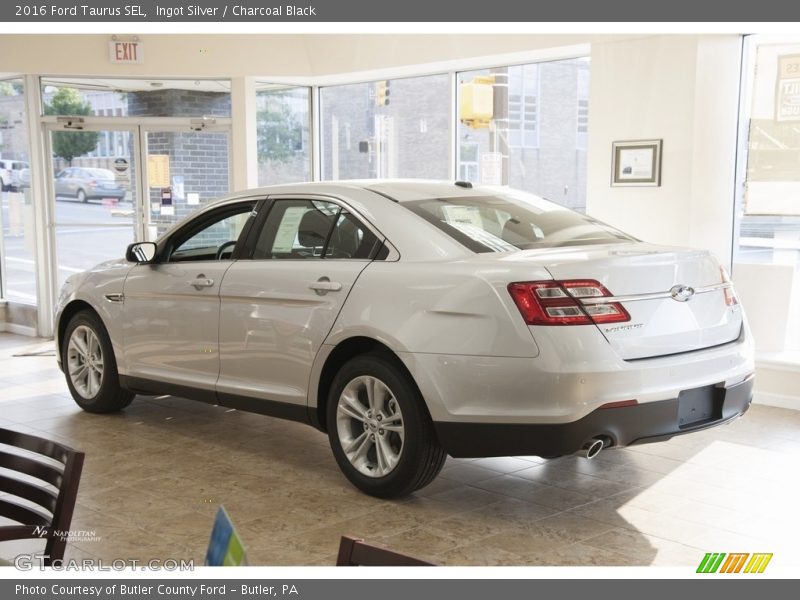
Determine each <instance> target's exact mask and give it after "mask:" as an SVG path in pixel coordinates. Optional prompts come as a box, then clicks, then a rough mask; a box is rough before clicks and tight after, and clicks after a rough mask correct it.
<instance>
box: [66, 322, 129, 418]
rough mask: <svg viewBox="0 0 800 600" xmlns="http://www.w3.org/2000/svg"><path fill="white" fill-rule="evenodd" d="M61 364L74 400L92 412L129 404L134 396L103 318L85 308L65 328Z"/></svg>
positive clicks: (115, 409)
mask: <svg viewBox="0 0 800 600" xmlns="http://www.w3.org/2000/svg"><path fill="white" fill-rule="evenodd" d="M61 364H62V366H63V369H64V375H65V376H66V379H67V386H68V387H69V391H70V394H72V398H73V399H74V400H75V402H76V403H77V404H78V406H80V407H81V408H82V409H83V410H85V411H87V412H91V413H110V412H115V411H118V410H122V409H123V408H125V407H126V406H128V405H129V404H130V403H131V402H132V401H133V398H134V396H135V394H133V393H132V392H130V391H128V390H126V389H124V388H122V386H120V382H119V372H118V371H117V361H116V360H115V358H114V350H113V348H112V346H111V340H110V339H109V337H108V333H107V332H106V328H105V327H104V326H103V323H102V321H101V320H100V317H98V316H97V314H96V313H95V312H93V311H91V310H82V311H80V312H79V313H77V314H76V315H75V316H73V317H72V319H70V321H69V323H68V324H67V328H66V330H65V331H64V337H63V342H62V347H61Z"/></svg>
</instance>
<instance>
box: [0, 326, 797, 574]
mask: <svg viewBox="0 0 800 600" xmlns="http://www.w3.org/2000/svg"><path fill="white" fill-rule="evenodd" d="M43 344H44V342H43V341H41V340H32V339H30V338H25V337H20V336H15V335H11V334H4V333H0V427H5V428H11V429H17V430H20V431H26V432H31V433H35V434H37V435H42V436H44V437H48V438H52V439H56V440H59V441H62V442H64V443H67V444H69V445H71V446H73V447H75V448H77V449H81V450H84V451H85V452H86V466H85V469H84V474H83V478H82V480H81V487H80V492H79V496H78V506H77V509H76V514H75V519H74V522H73V527H72V529H73V530H88V531H93V532H94V534H95V535H94V538H93V539H83V540H79V541H76V542H74V543H71V544H70V545H69V546H68V557H74V558H78V559H82V558H103V559H105V560H112V559H117V558H137V559H140V560H145V559H147V560H149V559H154V558H155V559H167V558H177V559H180V558H193V559H195V561H196V562H198V563H202V560H203V557H204V553H205V548H206V544H207V543H208V536H209V533H210V529H211V524H212V521H213V518H214V514H215V511H216V510H217V507H218V506H219V505H220V504H224V505H225V507H226V508H227V509H228V512H229V513H230V514H231V516H232V518H233V521H234V523H235V524H236V526H237V528H238V530H239V533H240V535H241V537H242V538H243V539H244V542H245V544H246V545H247V548H248V553H249V558H250V562H251V564H258V565H326V564H327V565H330V564H333V563H334V562H335V558H336V551H337V547H338V543H339V537H340V536H341V535H342V534H351V535H357V536H361V537H364V538H366V539H367V540H369V541H372V542H374V543H376V544H380V545H385V546H387V547H390V548H392V549H394V550H397V551H400V552H405V553H408V554H412V555H415V556H418V557H420V558H424V559H427V560H430V561H432V562H435V563H438V564H448V565H633V566H639V565H658V566H685V567H688V568H692V567H694V566H696V565H697V564H698V563H699V561H700V559H701V558H702V557H703V555H704V554H705V552H734V551H738V552H774V553H775V558H774V559H773V564H787V565H793V566H797V565H798V564H800V555H799V554H798V552H797V550H795V549H794V544H795V540H796V539H797V537H798V534H800V521H799V520H798V519H797V518H796V499H797V497H798V492H800V483H798V478H797V475H796V473H797V460H798V456H800V411H791V410H785V409H779V408H773V407H769V406H762V405H756V406H754V407H753V408H752V409H751V410H750V412H749V413H748V414H747V415H746V416H745V418H743V419H741V420H739V421H737V422H736V423H734V424H732V425H730V426H726V427H720V428H715V429H711V430H708V431H705V432H702V433H698V434H694V435H691V436H685V437H681V438H676V439H673V440H671V441H669V442H661V443H658V444H649V445H643V446H637V447H633V448H628V449H624V450H610V451H605V452H602V453H601V454H600V456H599V457H597V459H595V460H592V461H586V460H584V459H580V458H578V457H574V456H569V457H563V458H560V459H556V460H550V461H545V460H542V459H540V458H537V457H515V458H488V459H470V460H454V459H449V460H448V462H447V464H446V465H445V468H444V469H443V471H442V473H441V475H440V476H439V478H438V479H437V480H436V481H434V482H433V483H432V484H431V485H430V486H429V487H427V488H425V489H424V490H421V491H420V492H418V493H417V494H415V495H414V496H412V497H410V498H407V499H404V500H399V501H382V500H377V499H375V498H370V497H368V496H365V495H363V494H361V493H360V492H358V491H357V490H355V489H354V488H353V487H352V486H351V485H350V484H349V483H348V482H347V481H346V480H345V478H344V477H343V476H342V475H341V474H340V473H339V471H338V468H337V467H336V464H335V462H334V460H333V458H332V456H331V453H330V450H329V448H328V443H327V438H326V437H325V436H324V435H323V434H321V433H319V432H317V431H315V430H313V429H311V428H309V427H305V426H303V425H299V424H296V423H290V422H284V421H278V420H275V419H270V418H267V417H261V416H258V415H251V414H247V413H242V412H238V411H235V410H229V409H225V408H220V407H215V406H210V405H205V404H199V403H194V402H190V401H187V400H183V399H180V398H173V397H159V398H146V397H139V398H137V399H136V401H135V402H134V403H133V404H132V405H131V406H130V407H129V408H128V409H127V410H126V411H125V412H124V413H120V414H114V415H91V414H88V413H84V412H82V411H81V410H79V409H78V407H77V406H76V405H75V404H74V403H73V401H72V399H71V398H70V396H69V393H68V391H67V386H66V384H65V382H64V378H63V375H62V374H61V372H60V371H59V370H58V368H57V367H56V364H55V358H54V357H53V356H17V357H15V356H14V355H15V354H20V353H25V352H26V351H30V350H33V351H40V350H41V349H42V348H43V347H45V346H43ZM26 544H27V542H24V543H13V544H10V543H4V544H0V558H6V559H8V558H11V557H13V556H14V555H15V554H17V553H18V552H20V551H22V550H23V549H26V548H31V547H30V546H28V545H26ZM34 548H35V547H34Z"/></svg>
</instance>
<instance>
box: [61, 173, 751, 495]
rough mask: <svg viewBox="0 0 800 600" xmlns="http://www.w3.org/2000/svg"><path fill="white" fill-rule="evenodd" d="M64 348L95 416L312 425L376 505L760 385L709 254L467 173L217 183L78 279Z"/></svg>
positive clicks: (662, 430) (623, 440)
mask: <svg viewBox="0 0 800 600" xmlns="http://www.w3.org/2000/svg"><path fill="white" fill-rule="evenodd" d="M58 344H59V348H60V353H59V360H60V363H61V367H62V369H63V370H64V371H65V373H66V377H67V382H68V384H69V388H70V390H71V392H72V395H73V396H74V398H75V400H76V401H77V403H78V404H79V405H80V406H81V407H83V408H84V409H86V410H88V411H91V412H107V411H114V410H119V409H122V408H124V407H125V406H126V405H128V404H129V403H130V402H131V400H132V399H133V397H134V395H135V394H174V395H179V396H184V397H187V398H194V399H197V400H201V401H205V402H212V403H215V404H220V405H223V406H230V407H235V408H237V409H241V410H247V411H254V412H257V413H263V414H268V415H274V416H278V417H283V418H287V419H294V420H298V421H303V422H307V423H310V424H311V425H313V426H315V427H318V428H320V429H322V430H323V431H326V432H327V433H328V435H329V437H330V443H331V447H332V449H333V453H334V455H335V456H336V460H337V461H338V463H339V465H340V467H341V469H342V471H343V472H344V474H345V475H346V476H347V477H348V479H350V481H351V482H352V483H353V484H355V485H356V486H357V487H359V488H360V489H362V490H363V491H365V492H367V493H369V494H373V495H376V496H382V497H392V496H400V495H403V494H408V493H410V492H412V491H413V490H415V489H419V488H421V487H423V486H424V485H426V484H428V483H429V482H430V481H431V480H432V479H433V478H434V477H435V476H436V475H437V473H438V472H439V470H440V469H441V467H442V465H443V463H444V461H445V457H446V456H447V454H450V455H452V456H455V457H475V456H504V455H539V456H544V457H553V456H559V455H563V454H566V453H572V452H576V451H581V450H582V451H583V453H584V454H586V455H588V456H592V455H594V454H596V453H597V452H599V451H600V450H602V448H604V447H614V446H625V445H628V444H633V443H637V442H646V441H651V440H656V439H664V438H668V437H671V436H674V435H676V434H682V433H689V432H692V431H697V430H700V429H704V428H707V427H709V426H713V425H717V424H720V423H725V422H727V421H730V420H732V419H734V418H736V417H738V416H740V415H741V414H742V413H743V412H744V411H745V410H747V408H748V406H749V404H750V401H751V397H752V386H753V380H752V373H753V356H752V342H751V339H750V333H749V330H748V327H747V324H746V321H745V318H744V314H743V312H742V308H741V306H740V305H739V302H738V300H737V297H736V294H735V292H734V289H733V287H732V285H731V283H730V281H729V280H728V276H727V274H726V272H725V270H724V269H723V268H722V267H721V266H720V264H719V263H718V262H717V260H716V259H715V258H714V257H713V256H711V255H710V254H709V253H708V252H706V251H702V250H688V249H683V248H673V247H665V246H656V245H653V244H648V243H644V242H640V241H638V240H636V239H634V238H632V237H630V236H628V235H626V234H624V233H622V232H620V231H618V230H616V229H614V228H612V227H609V226H608V225H605V224H603V223H600V222H597V221H595V220H593V219H591V218H589V217H586V216H584V215H580V214H577V213H575V212H572V211H570V210H567V209H565V208H562V207H560V206H558V205H555V204H552V203H550V202H547V201H545V200H542V199H541V198H538V197H536V196H532V195H529V194H524V193H521V192H516V191H512V190H509V189H505V188H472V186H470V185H469V184H462V183H458V184H452V183H439V182H419V181H417V182H411V181H405V182H403V181H398V182H395V181H363V182H340V183H309V184H299V185H287V186H278V187H271V188H263V189H260V190H254V191H251V192H247V193H243V194H239V195H236V196H234V197H230V198H226V199H224V200H221V201H220V202H217V203H215V204H213V205H211V206H208V207H206V208H204V209H203V210H201V211H199V212H197V213H196V214H194V215H192V216H191V217H190V218H188V219H186V220H184V221H183V222H181V223H179V224H178V225H177V226H176V227H174V228H173V229H172V230H171V231H169V232H168V233H167V234H165V235H164V236H162V237H161V238H160V239H159V240H158V242H157V243H148V242H143V243H139V244H133V245H132V246H131V247H130V248H129V250H128V256H127V259H126V260H119V261H115V262H110V263H105V264H103V265H100V266H98V267H97V268H95V269H92V270H91V271H88V272H85V273H82V274H79V275H76V276H73V277H71V278H70V279H69V280H68V281H67V283H66V284H65V286H64V289H63V290H62V293H61V298H60V302H59V310H58Z"/></svg>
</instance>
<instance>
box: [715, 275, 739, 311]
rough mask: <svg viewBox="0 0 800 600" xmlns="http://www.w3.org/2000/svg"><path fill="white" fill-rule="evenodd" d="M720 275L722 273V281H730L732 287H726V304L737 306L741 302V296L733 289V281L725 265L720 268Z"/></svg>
mask: <svg viewBox="0 0 800 600" xmlns="http://www.w3.org/2000/svg"><path fill="white" fill-rule="evenodd" d="M719 272H720V275H722V283H730V284H731V286H730V287H726V288H725V305H726V306H736V305H737V304H739V298H738V297H737V296H736V291H735V290H734V289H733V282H732V281H731V278H730V277H729V276H728V271H726V270H725V267H720V268H719Z"/></svg>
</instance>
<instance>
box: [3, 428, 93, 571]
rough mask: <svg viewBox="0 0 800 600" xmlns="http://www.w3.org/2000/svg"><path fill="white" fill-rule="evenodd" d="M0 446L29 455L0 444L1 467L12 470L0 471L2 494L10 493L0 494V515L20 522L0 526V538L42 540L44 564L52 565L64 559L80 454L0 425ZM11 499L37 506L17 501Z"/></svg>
mask: <svg viewBox="0 0 800 600" xmlns="http://www.w3.org/2000/svg"><path fill="white" fill-rule="evenodd" d="M0 444H5V445H6V446H12V447H13V448H16V449H20V450H27V451H28V453H31V454H28V453H25V452H19V453H17V452H13V451H11V449H10V448H4V447H3V446H0V467H3V468H4V469H8V470H9V471H12V472H13V473H7V472H3V473H0V492H5V494H10V495H0V516H2V517H5V518H7V519H10V520H12V521H15V522H17V523H19V525H5V526H0V542H6V541H10V540H24V539H46V540H47V542H46V544H45V549H44V555H45V556H44V559H43V564H44V566H50V565H51V564H52V563H53V561H60V560H62V559H63V558H64V550H65V548H66V545H67V536H68V533H69V527H70V524H71V523H72V513H73V512H74V510H75V499H76V497H77V495H78V484H79V483H80V479H81V471H82V470H83V459H84V453H83V452H76V451H75V450H73V449H72V448H68V447H67V446H64V445H62V444H58V443H56V442H53V441H50V440H46V439H44V438H40V437H36V436H33V435H28V434H26V433H20V432H18V431H10V430H8V429H0ZM48 458H49V459H52V461H55V463H53V462H52V461H48V460H46V459H48ZM43 459H44V460H43ZM17 474H20V475H23V477H20V476H19V475H17ZM25 476H26V477H25ZM31 478H36V479H38V480H39V481H40V482H41V483H37V482H34V481H31ZM46 484H49V485H46ZM14 497H16V498H17V499H20V498H21V499H24V500H26V501H28V502H29V503H32V504H34V505H36V507H33V506H28V505H24V504H22V503H19V502H17V501H15V498H14ZM37 507H41V508H37Z"/></svg>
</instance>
